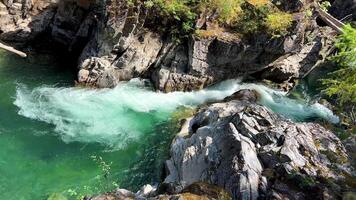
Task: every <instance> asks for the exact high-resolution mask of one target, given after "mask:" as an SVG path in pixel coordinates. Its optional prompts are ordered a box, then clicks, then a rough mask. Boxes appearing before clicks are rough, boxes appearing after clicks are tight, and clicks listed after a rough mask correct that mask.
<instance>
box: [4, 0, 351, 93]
mask: <svg viewBox="0 0 356 200" xmlns="http://www.w3.org/2000/svg"><path fill="white" fill-rule="evenodd" d="M110 2H111V3H110ZM276 5H277V6H278V7H279V9H281V10H282V11H284V12H288V13H291V14H292V15H293V24H292V26H291V27H290V28H289V30H288V34H286V35H283V36H279V37H270V36H268V35H267V34H264V33H260V34H257V35H253V36H249V37H246V36H242V35H238V34H235V33H234V32H232V31H230V30H228V29H219V30H218V31H217V33H216V34H205V35H204V34H201V35H199V34H191V35H190V36H189V37H188V38H186V39H184V40H181V41H180V42H176V41H175V40H174V38H172V37H171V35H170V34H169V33H167V32H165V31H162V30H161V29H162V27H163V29H164V27H165V26H170V24H169V23H168V22H166V20H162V19H159V18H158V19H157V13H155V11H154V10H152V9H150V8H148V7H147V6H145V4H144V3H142V2H141V3H140V1H138V2H136V3H135V4H131V3H128V2H127V1H124V0H117V1H108V2H107V3H104V1H94V0H92V1H90V0H57V1H56V0H45V1H9V0H3V1H2V2H0V17H1V19H2V20H1V21H0V23H1V24H0V40H3V41H5V42H8V43H15V44H18V45H22V46H26V44H28V43H31V42H32V43H38V42H42V44H46V43H49V42H51V41H53V42H54V43H56V44H60V45H61V46H62V47H64V49H65V50H64V51H68V52H71V55H74V57H76V58H77V59H78V71H79V72H78V80H77V81H78V83H80V84H82V85H88V86H95V87H114V86H115V85H117V83H118V82H120V81H127V80H129V79H131V78H134V77H144V78H149V79H151V80H152V82H153V83H154V85H155V87H156V89H157V90H161V91H165V92H169V91H177V90H179V91H189V90H196V89H200V88H203V87H206V86H208V85H210V84H213V83H216V82H219V81H221V80H224V79H229V78H236V77H242V76H244V77H252V78H255V79H268V80H272V81H273V82H276V83H279V84H281V86H282V87H283V88H285V89H287V90H288V89H290V88H291V87H292V86H293V85H294V83H295V80H296V79H298V78H300V77H303V76H304V74H305V73H306V72H308V71H309V70H310V69H311V68H312V67H313V66H315V65H318V64H319V63H320V62H321V61H322V60H324V59H325V57H326V56H327V55H328V54H329V53H330V52H331V51H332V48H331V46H330V45H331V44H332V38H333V37H334V36H335V33H333V31H332V30H330V29H329V28H327V27H320V26H318V25H317V23H316V21H315V19H316V16H315V15H310V14H312V10H313V8H312V4H311V2H310V1H301V0H293V1H288V2H287V1H285V2H284V1H283V2H282V3H281V4H276ZM339 5H340V3H337V2H335V6H334V7H333V8H335V9H334V10H337V9H341V8H340V6H339ZM349 12H353V11H351V10H350V11H345V13H349ZM210 18H211V16H206V15H201V16H200V17H199V18H198V19H197V20H196V25H195V26H196V27H197V28H199V29H200V30H201V31H203V32H205V33H211V32H214V31H215V32H216V30H215V29H216V27H214V26H213V25H212V23H211V22H210V21H209V19H210ZM156 22H157V23H156ZM158 22H160V23H158ZM155 23H156V24H155ZM160 27H161V28H160ZM43 36H46V37H43ZM54 43H52V42H51V44H52V45H53V44H54ZM48 48H49V49H50V48H51V47H48ZM282 83H283V84H282Z"/></svg>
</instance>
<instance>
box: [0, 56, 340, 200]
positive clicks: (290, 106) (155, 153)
mask: <svg viewBox="0 0 356 200" xmlns="http://www.w3.org/2000/svg"><path fill="white" fill-rule="evenodd" d="M4 55H6V56H4ZM36 60H37V59H36ZM55 63H56V62H51V63H45V64H41V63H39V62H38V61H36V62H33V61H31V59H26V60H23V59H19V58H17V57H15V56H12V55H7V54H5V53H3V52H0V95H1V96H0V175H1V176H0V199H8V200H12V199H46V198H47V197H48V195H50V194H52V193H61V194H63V195H66V196H68V197H70V194H74V193H76V195H78V194H90V193H95V192H100V191H103V190H108V189H110V188H112V187H114V185H112V184H110V185H109V186H107V185H108V184H107V183H108V182H110V183H111V182H113V181H115V182H116V183H117V184H118V185H119V186H120V187H125V188H128V189H133V190H136V189H138V186H140V185H143V184H147V183H151V184H154V183H157V182H159V181H160V180H161V176H162V174H161V172H162V169H163V161H164V160H165V159H166V158H167V156H168V155H167V154H168V149H169V145H170V142H171V140H172V138H173V137H174V133H175V132H176V131H177V130H176V125H175V124H174V123H173V122H172V120H171V116H172V114H173V113H174V112H175V111H176V110H177V109H178V108H180V107H195V106H197V105H199V104H202V103H204V102H207V101H215V100H219V99H223V98H224V97H226V96H229V95H231V94H232V93H234V92H235V91H237V90H239V89H243V88H252V89H256V90H257V91H258V92H259V93H260V94H261V101H260V103H262V104H264V105H266V106H268V107H269V108H270V109H272V110H274V111H275V112H278V113H280V114H282V115H284V116H285V117H286V118H290V119H293V120H296V121H308V120H314V119H324V120H328V121H331V122H336V121H337V117H336V116H334V115H333V114H332V113H331V111H330V110H328V109H326V108H325V107H323V106H321V105H319V104H312V105H308V104H306V103H305V102H303V101H301V100H295V99H289V98H287V97H286V96H285V94H284V93H282V92H279V91H275V90H271V89H269V88H267V87H265V86H262V85H256V84H242V83H240V82H239V81H238V80H229V81H226V82H224V83H221V84H219V85H217V86H215V87H212V88H209V89H207V90H202V91H198V92H187V93H184V92H174V93H169V94H163V93H156V92H153V91H152V90H151V89H150V88H148V87H146V86H145V84H144V83H143V82H142V81H140V80H132V81H130V82H128V83H123V84H121V85H119V86H117V87H116V88H114V89H101V90H97V89H84V88H77V87H73V84H72V83H73V81H72V80H73V79H74V77H73V74H72V73H71V72H70V71H69V70H66V69H63V65H62V66H61V65H59V64H55ZM93 155H95V156H100V157H102V158H103V160H104V161H106V162H107V163H112V166H111V174H110V176H109V180H108V181H106V180H104V182H105V183H104V184H103V183H102V182H103V180H102V179H100V175H101V174H102V172H101V170H100V166H98V164H97V163H95V162H94V161H93V159H92V158H91V156H93ZM76 195H74V196H76ZM73 198H74V197H73Z"/></svg>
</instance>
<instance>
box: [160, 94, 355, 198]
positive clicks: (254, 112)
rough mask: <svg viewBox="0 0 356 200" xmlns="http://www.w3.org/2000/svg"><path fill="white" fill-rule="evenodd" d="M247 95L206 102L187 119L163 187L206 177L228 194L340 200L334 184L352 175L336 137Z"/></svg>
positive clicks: (172, 187) (173, 189) (171, 188)
mask: <svg viewBox="0 0 356 200" xmlns="http://www.w3.org/2000/svg"><path fill="white" fill-rule="evenodd" d="M241 93H243V94H246V95H247V96H255V93H254V92H252V91H244V92H240V94H241ZM249 100H251V98H248V97H246V98H241V97H239V98H238V100H231V101H228V102H224V103H215V104H212V105H210V106H207V107H205V108H202V109H201V110H200V111H199V112H198V114H196V115H195V117H194V118H192V119H191V120H190V122H189V135H185V136H177V137H176V138H175V140H174V141H173V143H172V146H171V153H170V154H171V159H170V160H167V163H166V166H167V172H168V174H169V175H168V176H167V177H166V179H165V181H164V183H165V184H167V185H168V186H169V191H171V192H180V191H182V189H183V188H185V187H186V186H188V185H190V184H192V183H194V182H197V181H204V182H208V183H211V184H216V185H218V186H220V187H223V188H225V189H226V190H227V191H228V192H230V194H231V195H232V197H233V199H261V198H262V199H285V198H292V199H324V198H326V197H325V195H328V196H329V197H330V198H329V199H336V198H340V196H337V193H334V192H338V194H340V191H341V190H344V189H345V188H341V187H340V186H341V185H340V186H337V185H334V183H344V182H345V177H346V176H345V174H350V173H351V172H350V170H349V163H348V157H347V154H346V150H345V148H344V146H343V145H342V143H341V142H340V140H339V139H338V138H337V137H336V136H335V135H334V134H333V133H332V132H330V131H328V130H326V129H325V128H323V127H322V126H320V125H318V124H314V123H295V122H292V121H289V120H285V119H282V118H280V117H279V116H278V115H276V114H274V113H272V112H271V111H270V110H268V109H267V108H265V107H263V106H261V105H258V104H256V103H255V102H254V101H249ZM252 100H253V98H252Z"/></svg>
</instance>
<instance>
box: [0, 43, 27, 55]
mask: <svg viewBox="0 0 356 200" xmlns="http://www.w3.org/2000/svg"><path fill="white" fill-rule="evenodd" d="M0 48H1V49H4V50H6V51H9V52H11V53H14V54H17V55H19V56H21V57H23V58H26V57H27V55H26V53H24V52H22V51H19V50H16V49H15V48H13V47H11V46H7V45H5V44H2V43H0Z"/></svg>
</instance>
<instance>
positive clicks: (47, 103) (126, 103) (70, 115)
mask: <svg viewBox="0 0 356 200" xmlns="http://www.w3.org/2000/svg"><path fill="white" fill-rule="evenodd" d="M240 89H255V90H256V91H257V92H258V93H260V96H261V99H260V103H261V104H263V105H265V106H266V107H268V108H270V109H271V110H273V111H274V112H277V113H279V114H281V115H283V116H285V117H286V118H290V119H292V120H296V121H308V120H310V119H315V118H321V119H324V120H328V121H330V122H332V123H337V122H338V117H336V116H334V115H333V113H332V112H331V111H330V110H329V109H327V108H326V107H324V106H322V105H320V104H318V103H315V104H312V105H308V104H306V103H305V102H301V101H297V100H294V99H290V98H288V97H286V96H285V93H283V92H280V91H276V90H272V89H270V88H268V87H266V86H263V85H258V84H248V83H240V81H238V80H228V81H224V82H222V83H220V84H218V85H215V86H213V87H210V88H207V89H204V90H200V91H195V92H172V93H157V92H154V91H151V90H150V89H148V88H145V87H143V85H142V82H140V81H139V80H132V81H130V82H127V83H122V84H120V85H118V86H117V87H115V88H114V89H84V88H75V87H72V88H58V87H48V86H42V87H38V88H35V89H33V90H32V91H31V90H29V89H27V88H26V86H24V85H18V87H17V92H16V100H15V102H14V104H15V105H16V106H17V107H18V108H19V111H18V113H19V114H20V115H22V116H25V117H28V118H32V119H36V120H39V121H43V122H46V123H49V124H52V125H54V130H55V131H56V133H57V134H59V136H60V137H61V138H62V140H63V141H65V142H72V141H78V142H99V143H102V144H104V145H107V146H109V147H112V148H123V147H124V146H126V145H127V144H128V143H129V142H130V141H132V140H137V139H139V138H140V136H141V135H142V134H144V133H145V132H147V130H152V129H153V128H154V126H155V125H156V124H157V123H160V122H162V121H165V120H167V119H168V118H169V117H170V115H171V114H172V112H174V111H175V110H176V109H177V108H178V107H180V106H189V107H194V106H198V105H199V104H202V103H204V102H207V101H211V100H221V99H223V98H225V97H227V96H229V95H231V94H233V93H234V92H236V91H238V90H240Z"/></svg>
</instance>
